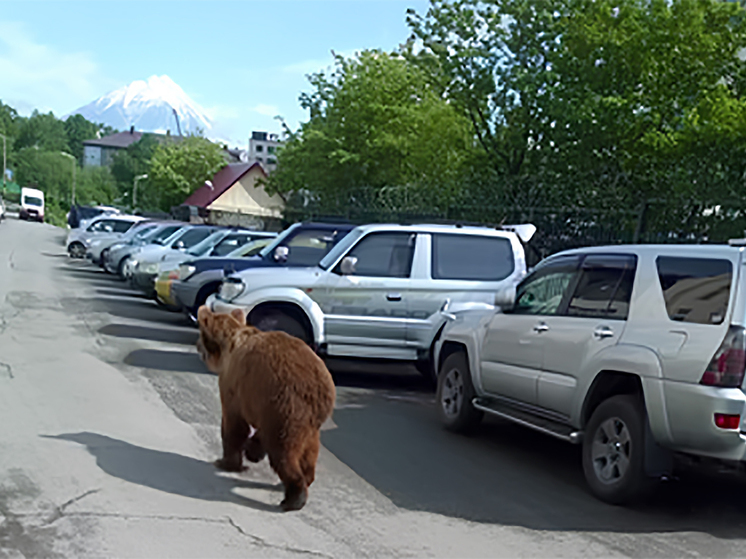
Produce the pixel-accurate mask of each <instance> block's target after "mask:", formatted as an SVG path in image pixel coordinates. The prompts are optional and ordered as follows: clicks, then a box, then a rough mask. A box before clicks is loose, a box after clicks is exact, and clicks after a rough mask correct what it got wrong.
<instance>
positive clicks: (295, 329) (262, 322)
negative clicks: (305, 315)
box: [251, 310, 311, 345]
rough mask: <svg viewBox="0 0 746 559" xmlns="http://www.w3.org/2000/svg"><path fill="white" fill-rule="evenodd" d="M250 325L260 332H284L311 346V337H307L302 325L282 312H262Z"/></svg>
mask: <svg viewBox="0 0 746 559" xmlns="http://www.w3.org/2000/svg"><path fill="white" fill-rule="evenodd" d="M251 324H252V326H255V327H256V328H259V330H261V331H262V332H271V331H280V332H285V333H286V334H290V335H291V336H295V337H296V338H299V339H301V340H303V341H304V342H306V343H307V344H309V345H310V344H311V337H310V336H309V335H308V332H307V331H306V329H305V327H304V326H303V324H301V323H300V322H299V321H298V320H296V319H295V318H293V317H292V316H290V315H288V314H286V313H284V312H282V311H273V310H269V311H266V312H262V313H260V314H259V315H258V316H257V317H256V318H255V319H253V320H252V321H251Z"/></svg>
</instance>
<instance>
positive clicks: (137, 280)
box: [131, 271, 156, 299]
mask: <svg viewBox="0 0 746 559" xmlns="http://www.w3.org/2000/svg"><path fill="white" fill-rule="evenodd" d="M155 278H156V274H146V273H144V272H139V271H135V273H134V274H132V278H131V281H132V286H133V287H136V288H138V289H139V290H141V291H143V292H144V293H145V294H146V295H147V296H148V297H151V298H153V299H155V297H156V292H155Z"/></svg>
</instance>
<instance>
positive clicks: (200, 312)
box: [197, 305, 212, 326]
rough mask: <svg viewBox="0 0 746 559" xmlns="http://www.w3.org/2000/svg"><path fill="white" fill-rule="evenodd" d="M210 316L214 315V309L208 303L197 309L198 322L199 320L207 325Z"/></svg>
mask: <svg viewBox="0 0 746 559" xmlns="http://www.w3.org/2000/svg"><path fill="white" fill-rule="evenodd" d="M210 316H212V311H211V310H210V308H209V307H208V306H207V305H202V306H201V307H200V308H199V309H197V322H199V323H200V325H204V326H206V325H207V321H208V319H209V317H210Z"/></svg>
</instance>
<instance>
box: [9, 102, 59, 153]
mask: <svg viewBox="0 0 746 559" xmlns="http://www.w3.org/2000/svg"><path fill="white" fill-rule="evenodd" d="M27 147H37V148H39V149H41V150H45V151H66V152H69V151H70V145H69V143H68V141H67V132H66V131H65V125H64V123H63V122H62V121H61V120H58V119H57V118H56V117H55V116H54V114H52V113H51V112H49V113H46V114H43V113H40V112H39V111H37V110H34V112H33V113H31V116H30V117H28V118H20V119H19V127H18V135H17V137H16V141H15V149H16V150H21V149H23V148H27Z"/></svg>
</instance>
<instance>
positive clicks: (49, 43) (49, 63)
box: [0, 0, 429, 147]
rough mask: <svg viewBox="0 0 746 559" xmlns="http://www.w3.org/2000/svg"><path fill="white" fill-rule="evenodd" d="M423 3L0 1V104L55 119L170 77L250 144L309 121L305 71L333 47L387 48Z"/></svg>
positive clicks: (401, 37)
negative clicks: (260, 134) (303, 97)
mask: <svg viewBox="0 0 746 559" xmlns="http://www.w3.org/2000/svg"><path fill="white" fill-rule="evenodd" d="M428 5H429V3H428V0H265V1H263V2H262V1H259V0H234V1H218V0H210V1H190V2H177V1H153V0H149V1H142V0H128V1H126V2H120V1H116V0H98V1H94V0H90V1H84V2H81V1H75V2H73V1H61V0H58V1H41V0H23V1H16V0H0V100H2V102H3V103H5V104H7V105H10V106H12V107H14V108H15V109H16V110H17V111H18V112H19V113H20V114H21V115H24V116H27V115H29V114H30V113H31V111H33V110H34V109H38V110H39V111H41V112H49V111H52V112H53V113H54V114H55V116H57V117H62V116H63V115H66V114H68V113H70V112H71V111H74V110H75V109H78V108H80V107H82V106H84V105H86V104H88V103H90V102H91V101H94V100H95V99H97V98H98V97H100V96H102V95H104V94H106V93H108V92H110V91H113V90H115V89H118V88H120V87H122V86H125V85H127V84H129V83H131V82H133V81H135V80H146V79H147V78H148V77H150V76H152V75H159V76H160V75H164V74H165V75H168V76H169V77H170V78H171V79H172V80H173V81H174V82H176V83H177V84H178V85H179V86H181V88H182V89H183V90H184V92H185V93H186V94H187V95H188V96H189V97H191V98H192V99H193V100H194V101H196V102H197V103H198V104H199V105H200V106H201V107H202V108H203V109H205V111H206V113H207V114H208V116H210V118H211V119H212V121H213V127H214V130H215V131H216V133H219V134H220V136H221V137H222V138H224V139H229V140H231V141H234V142H235V144H236V145H237V146H239V147H240V146H242V145H243V147H245V145H246V143H247V142H248V136H249V135H250V134H251V131H253V130H258V131H267V132H275V133H279V132H281V124H280V122H279V121H278V120H277V119H276V118H275V117H276V116H278V115H279V116H282V117H283V119H284V120H285V121H286V122H287V124H288V126H289V127H290V128H291V129H292V130H295V129H297V128H298V126H299V124H300V123H301V122H305V121H306V120H307V119H308V115H307V112H306V111H304V110H303V109H301V107H300V104H299V102H298V97H299V95H300V94H301V92H303V91H308V92H310V91H311V87H310V84H309V82H308V79H307V78H306V76H307V75H308V74H310V73H314V72H319V71H324V70H329V69H330V68H331V66H332V60H333V59H332V51H334V52H335V53H337V54H342V55H344V56H347V57H349V56H354V53H356V52H359V51H360V50H363V49H374V48H375V49H382V50H385V51H391V50H393V49H395V48H396V47H397V46H398V45H399V44H401V43H402V42H404V41H405V40H406V39H407V37H408V36H409V34H410V33H409V28H408V27H407V24H406V10H407V8H413V9H414V10H415V11H416V12H418V13H420V14H424V13H425V12H426V11H427V8H428Z"/></svg>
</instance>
